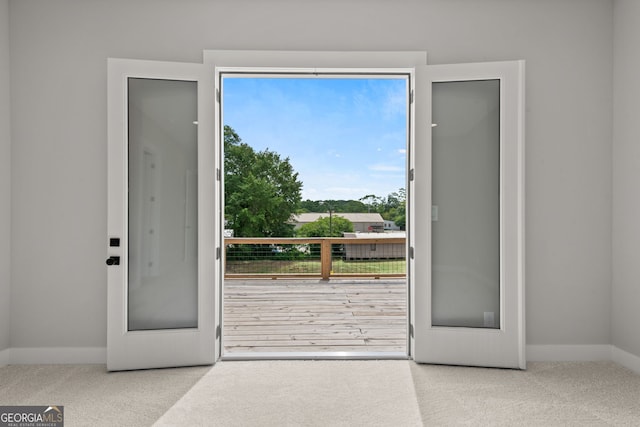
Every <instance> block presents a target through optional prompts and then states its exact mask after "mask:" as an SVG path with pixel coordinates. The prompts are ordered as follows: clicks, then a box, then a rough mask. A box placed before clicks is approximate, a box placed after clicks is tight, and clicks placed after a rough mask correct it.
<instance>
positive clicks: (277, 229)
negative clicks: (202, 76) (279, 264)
mask: <svg viewBox="0 0 640 427" xmlns="http://www.w3.org/2000/svg"><path fill="white" fill-rule="evenodd" d="M224 171H225V173H224V179H225V185H224V196H225V211H224V212H225V220H226V226H225V227H226V228H230V229H233V230H234V233H235V236H237V237H290V236H292V235H293V225H292V224H290V219H291V216H292V215H293V214H294V213H295V212H297V211H298V210H299V204H300V201H301V199H302V196H301V190H302V183H301V182H300V181H298V173H297V172H295V171H294V170H293V167H292V166H291V163H290V162H289V158H288V157H287V158H284V159H282V158H281V157H280V155H279V154H277V153H275V152H273V151H269V150H268V149H267V150H264V151H255V150H254V149H253V148H252V147H251V146H249V145H248V144H246V143H244V142H242V139H241V138H240V136H239V135H238V134H237V133H236V132H235V130H233V128H231V127H230V126H226V125H225V127H224Z"/></svg>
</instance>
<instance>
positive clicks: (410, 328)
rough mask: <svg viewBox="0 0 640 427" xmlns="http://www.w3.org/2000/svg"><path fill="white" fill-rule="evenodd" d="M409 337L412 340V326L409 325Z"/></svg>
mask: <svg viewBox="0 0 640 427" xmlns="http://www.w3.org/2000/svg"><path fill="white" fill-rule="evenodd" d="M409 336H410V337H411V338H413V325H412V324H411V323H409Z"/></svg>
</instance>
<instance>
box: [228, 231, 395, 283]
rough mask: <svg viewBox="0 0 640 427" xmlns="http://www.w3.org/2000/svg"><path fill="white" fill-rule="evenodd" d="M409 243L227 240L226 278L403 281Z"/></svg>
mask: <svg viewBox="0 0 640 427" xmlns="http://www.w3.org/2000/svg"><path fill="white" fill-rule="evenodd" d="M405 275H406V239H405V238H397V237H396V238H384V237H379V238H370V237H366V238H309V239H306V238H274V239H271V238H228V239H225V277H226V278H252V277H271V278H284V277H320V278H323V279H329V278H330V277H375V278H377V277H404V276H405Z"/></svg>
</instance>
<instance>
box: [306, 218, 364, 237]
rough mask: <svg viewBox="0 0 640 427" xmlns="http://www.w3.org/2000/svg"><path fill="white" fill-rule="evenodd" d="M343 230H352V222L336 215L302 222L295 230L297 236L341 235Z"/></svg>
mask: <svg viewBox="0 0 640 427" xmlns="http://www.w3.org/2000/svg"><path fill="white" fill-rule="evenodd" d="M344 232H353V224H352V223H351V221H349V220H348V219H346V218H343V217H341V216H338V215H331V217H329V216H326V217H325V216H323V217H320V218H318V219H317V220H315V221H313V222H309V223H307V224H303V225H302V226H301V227H300V228H299V229H298V230H297V232H296V235H297V236H299V237H342V233H344Z"/></svg>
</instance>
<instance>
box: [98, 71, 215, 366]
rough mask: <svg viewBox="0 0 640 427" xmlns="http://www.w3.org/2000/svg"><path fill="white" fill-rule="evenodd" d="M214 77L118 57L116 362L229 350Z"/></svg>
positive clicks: (111, 209) (162, 362)
mask: <svg viewBox="0 0 640 427" xmlns="http://www.w3.org/2000/svg"><path fill="white" fill-rule="evenodd" d="M213 87H214V85H213V70H212V68H211V67H206V66H204V65H201V64H183V63H166V62H154V61H135V60H123V59H109V63H108V132H109V138H108V139H109V140H108V233H109V236H108V237H109V238H108V246H109V247H108V256H109V258H108V259H107V264H108V331H107V368H108V369H109V370H110V371H113V370H127V369H146V368H159V367H171V366H188V365H201V364H211V363H213V362H214V361H215V357H216V355H217V354H218V353H219V352H218V349H217V348H216V346H217V340H216V326H217V324H216V322H217V320H216V319H217V316H216V310H215V307H217V295H218V294H219V292H217V288H218V287H219V279H218V277H219V274H218V268H217V266H218V261H217V260H216V249H215V248H216V246H217V245H216V236H217V233H218V231H219V230H220V226H219V218H220V214H219V205H217V201H218V200H219V196H218V191H219V188H218V186H217V182H216V176H215V171H216V170H217V169H219V159H218V157H219V156H217V155H216V153H217V152H218V151H216V150H215V146H216V143H215V142H214V130H213V127H214V116H215V111H214V110H215V106H214V105H215V103H214V97H213V91H214V89H213Z"/></svg>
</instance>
